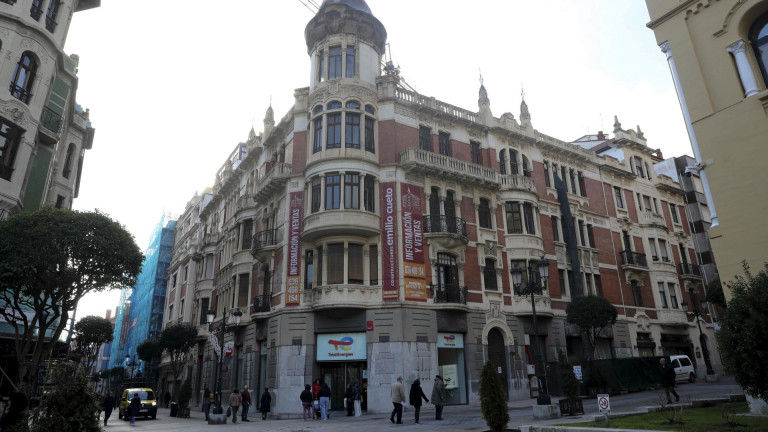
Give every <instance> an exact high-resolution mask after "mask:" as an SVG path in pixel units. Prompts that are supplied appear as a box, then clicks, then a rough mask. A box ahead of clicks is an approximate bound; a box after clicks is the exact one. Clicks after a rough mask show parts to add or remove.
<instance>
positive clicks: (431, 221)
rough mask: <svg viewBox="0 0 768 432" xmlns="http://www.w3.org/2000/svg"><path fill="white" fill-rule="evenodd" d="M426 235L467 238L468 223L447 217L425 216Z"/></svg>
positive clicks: (460, 219)
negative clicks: (436, 234) (441, 234)
mask: <svg viewBox="0 0 768 432" xmlns="http://www.w3.org/2000/svg"><path fill="white" fill-rule="evenodd" d="M423 220H424V233H425V234H428V233H448V234H458V235H460V236H461V237H467V222H466V221H465V220H464V219H462V218H457V217H448V216H445V215H424V219H423Z"/></svg>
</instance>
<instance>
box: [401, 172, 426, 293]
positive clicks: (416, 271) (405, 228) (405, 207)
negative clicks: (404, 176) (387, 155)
mask: <svg viewBox="0 0 768 432" xmlns="http://www.w3.org/2000/svg"><path fill="white" fill-rule="evenodd" d="M423 196H424V193H423V190H422V188H421V186H413V185H408V184H401V185H400V203H401V206H400V207H401V209H402V210H401V211H402V218H401V220H402V235H403V287H404V294H405V299H406V300H411V301H422V302H424V301H427V286H426V281H425V273H424V227H423V225H422V224H423V217H422V215H423V214H424V211H423V208H422V205H421V203H422V201H423Z"/></svg>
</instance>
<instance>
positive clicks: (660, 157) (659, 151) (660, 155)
mask: <svg viewBox="0 0 768 432" xmlns="http://www.w3.org/2000/svg"><path fill="white" fill-rule="evenodd" d="M656 156H658V157H659V159H664V156H663V155H662V154H661V149H656Z"/></svg>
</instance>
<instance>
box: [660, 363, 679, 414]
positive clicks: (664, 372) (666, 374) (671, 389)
mask: <svg viewBox="0 0 768 432" xmlns="http://www.w3.org/2000/svg"><path fill="white" fill-rule="evenodd" d="M659 376H660V377H661V386H662V387H664V391H665V392H666V393H667V402H668V403H672V398H671V397H669V393H672V394H673V395H675V402H679V401H680V395H678V394H677V392H676V391H675V368H673V367H672V365H668V364H667V359H666V358H664V357H662V358H661V360H659Z"/></svg>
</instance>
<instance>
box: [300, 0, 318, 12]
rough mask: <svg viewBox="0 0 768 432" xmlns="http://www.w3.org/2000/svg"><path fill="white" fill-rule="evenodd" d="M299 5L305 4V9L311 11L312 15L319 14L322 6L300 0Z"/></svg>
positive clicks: (310, 0) (312, 1) (306, 0)
mask: <svg viewBox="0 0 768 432" xmlns="http://www.w3.org/2000/svg"><path fill="white" fill-rule="evenodd" d="M299 3H301V4H303V5H304V7H305V8H307V9H309V11H310V12H312V13H317V11H318V10H319V9H320V6H318V5H317V3H316V2H315V1H314V0H299Z"/></svg>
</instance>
